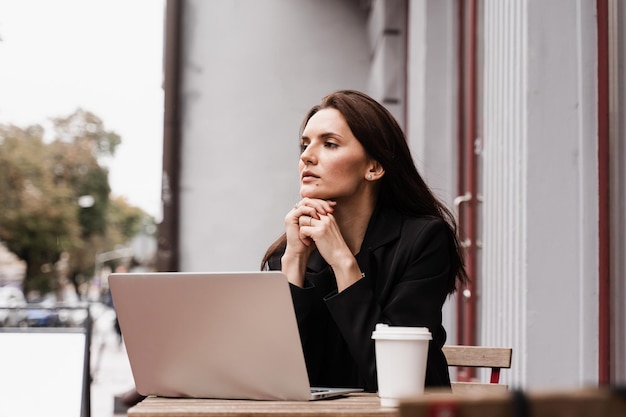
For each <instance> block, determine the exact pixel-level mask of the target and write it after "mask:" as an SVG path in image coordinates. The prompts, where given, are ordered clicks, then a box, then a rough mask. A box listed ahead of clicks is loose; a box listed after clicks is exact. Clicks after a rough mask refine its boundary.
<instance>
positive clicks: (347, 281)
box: [332, 256, 363, 292]
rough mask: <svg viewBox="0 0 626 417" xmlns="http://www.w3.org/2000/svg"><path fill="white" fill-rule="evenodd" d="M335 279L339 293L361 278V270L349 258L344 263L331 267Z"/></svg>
mask: <svg viewBox="0 0 626 417" xmlns="http://www.w3.org/2000/svg"><path fill="white" fill-rule="evenodd" d="M332 268H333V272H334V273H335V279H336V280H337V291H338V292H341V291H343V290H345V289H346V288H348V287H349V286H351V285H352V284H354V283H355V282H357V281H358V280H360V279H361V278H363V273H362V272H361V268H360V267H359V264H358V263H357V261H356V259H355V258H354V257H353V256H351V257H350V258H347V259H346V260H345V261H344V262H340V263H337V264H334V265H332Z"/></svg>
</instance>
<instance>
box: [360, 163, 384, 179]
mask: <svg viewBox="0 0 626 417" xmlns="http://www.w3.org/2000/svg"><path fill="white" fill-rule="evenodd" d="M383 175H385V169H384V168H383V166H382V165H381V164H379V163H378V161H372V163H371V164H370V168H369V170H368V171H367V174H366V175H365V178H367V180H368V181H377V180H379V179H381V178H382V177H383Z"/></svg>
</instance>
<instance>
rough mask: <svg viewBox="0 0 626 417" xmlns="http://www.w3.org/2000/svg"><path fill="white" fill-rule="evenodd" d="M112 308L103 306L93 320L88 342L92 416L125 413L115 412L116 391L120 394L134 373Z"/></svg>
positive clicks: (100, 416)
mask: <svg viewBox="0 0 626 417" xmlns="http://www.w3.org/2000/svg"><path fill="white" fill-rule="evenodd" d="M114 322H115V312H114V311H113V310H112V309H111V308H110V307H104V310H103V311H102V314H101V316H100V317H98V318H96V319H95V321H94V329H93V338H92V344H91V369H92V377H93V381H92V383H91V416H92V417H111V416H113V415H126V413H125V412H124V413H117V414H115V413H114V401H115V396H116V395H118V396H119V395H122V394H123V393H125V392H127V391H128V390H130V389H132V388H133V387H134V382H133V376H132V373H131V370H130V365H129V363H128V357H127V356H126V349H125V347H124V344H123V342H122V343H121V342H120V340H119V338H118V334H117V333H116V331H115V328H114Z"/></svg>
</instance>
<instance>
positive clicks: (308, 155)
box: [300, 145, 316, 165]
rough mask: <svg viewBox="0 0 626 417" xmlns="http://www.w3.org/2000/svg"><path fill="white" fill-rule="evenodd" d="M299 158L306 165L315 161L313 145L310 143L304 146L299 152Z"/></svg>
mask: <svg viewBox="0 0 626 417" xmlns="http://www.w3.org/2000/svg"><path fill="white" fill-rule="evenodd" d="M300 160H301V161H302V162H304V163H305V164H306V165H308V164H314V163H315V160H316V157H315V152H314V151H313V147H312V146H311V145H308V146H307V147H306V148H304V150H303V151H302V153H301V154H300Z"/></svg>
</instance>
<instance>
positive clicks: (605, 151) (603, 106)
mask: <svg viewBox="0 0 626 417" xmlns="http://www.w3.org/2000/svg"><path fill="white" fill-rule="evenodd" d="M596 7H597V17H598V193H599V195H598V251H599V253H598V264H599V271H598V309H599V311H598V316H599V319H598V382H599V384H600V385H607V384H609V383H610V382H611V342H610V340H611V325H610V321H611V298H610V287H611V263H610V262H611V259H610V250H611V234H610V205H609V204H610V200H609V198H610V196H609V122H610V119H609V6H608V0H596Z"/></svg>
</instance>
